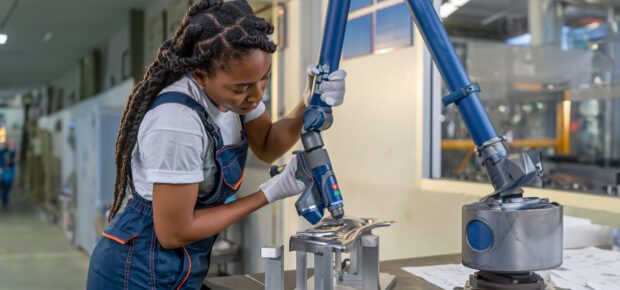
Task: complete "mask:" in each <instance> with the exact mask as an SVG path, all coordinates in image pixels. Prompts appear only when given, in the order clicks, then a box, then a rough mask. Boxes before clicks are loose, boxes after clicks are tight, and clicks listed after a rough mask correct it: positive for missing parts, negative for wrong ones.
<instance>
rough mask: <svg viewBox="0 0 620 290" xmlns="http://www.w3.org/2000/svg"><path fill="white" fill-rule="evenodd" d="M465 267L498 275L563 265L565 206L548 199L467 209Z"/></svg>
mask: <svg viewBox="0 0 620 290" xmlns="http://www.w3.org/2000/svg"><path fill="white" fill-rule="evenodd" d="M462 230H463V239H462V258H463V265H465V266H467V267H469V268H473V269H478V270H483V271H488V272H495V273H514V272H531V271H538V270H547V269H553V268H556V267H558V266H560V265H561V264H562V206H560V205H558V204H555V203H549V201H547V200H545V199H537V198H531V199H523V200H518V201H513V202H504V203H500V202H498V201H497V200H494V199H490V200H488V201H484V202H477V203H473V204H469V205H465V206H463V225H462Z"/></svg>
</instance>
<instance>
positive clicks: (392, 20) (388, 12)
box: [375, 3, 413, 50]
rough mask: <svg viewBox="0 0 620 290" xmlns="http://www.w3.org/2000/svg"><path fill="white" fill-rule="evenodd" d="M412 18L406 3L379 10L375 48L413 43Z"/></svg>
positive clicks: (387, 47)
mask: <svg viewBox="0 0 620 290" xmlns="http://www.w3.org/2000/svg"><path fill="white" fill-rule="evenodd" d="M411 20H412V19H411V13H410V12H409V8H408V7H407V5H406V4H405V3H402V4H398V5H395V6H392V7H388V8H385V9H382V10H379V11H377V26H376V32H375V50H380V49H389V48H394V47H401V46H409V45H412V44H413V43H412V42H413V37H412V33H413V29H412V27H413V26H412V23H411V22H412V21H411Z"/></svg>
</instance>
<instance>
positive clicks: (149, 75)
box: [109, 0, 276, 221]
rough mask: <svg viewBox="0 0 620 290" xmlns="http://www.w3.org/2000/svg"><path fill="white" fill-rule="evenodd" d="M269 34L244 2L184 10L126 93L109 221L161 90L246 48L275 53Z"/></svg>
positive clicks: (213, 1) (205, 2)
mask: <svg viewBox="0 0 620 290" xmlns="http://www.w3.org/2000/svg"><path fill="white" fill-rule="evenodd" d="M271 33H273V26H272V25H271V24H269V23H268V22H266V21H265V20H264V19H262V18H259V17H256V15H254V12H253V11H252V8H251V7H250V5H249V4H248V3H247V1H244V0H236V1H227V2H224V1H222V0H202V1H200V2H198V3H196V4H194V5H193V6H192V7H190V8H189V10H188V11H187V14H186V15H185V17H184V18H183V21H182V22H181V25H180V26H179V29H178V30H177V32H176V33H175V34H174V37H173V38H172V39H171V40H167V41H165V42H164V43H163V44H162V45H161V47H160V48H159V50H158V52H157V56H156V57H155V60H154V61H153V63H151V65H149V67H148V68H147V71H146V74H145V76H144V78H143V79H142V80H141V81H140V82H139V83H138V84H137V85H136V86H135V88H134V89H133V91H132V92H131V94H130V95H129V99H128V101H127V106H126V108H125V112H124V113H123V116H122V118H121V126H120V129H119V133H118V137H117V139H116V148H115V156H116V182H115V187H114V201H113V202H112V206H111V209H110V215H109V220H110V221H111V220H112V219H113V218H114V216H116V214H117V213H118V211H119V210H120V208H121V206H122V204H123V201H124V200H125V198H126V195H127V187H128V185H129V182H130V180H131V156H132V153H133V149H134V147H135V145H136V142H137V138H138V130H139V128H140V123H141V122H142V120H143V119H144V116H145V115H146V113H147V112H148V110H149V108H150V106H151V104H152V103H153V101H154V100H155V98H156V97H157V95H158V94H159V93H160V92H161V90H163V89H164V88H165V87H167V86H169V85H170V84H172V83H174V82H175V81H177V80H178V79H179V78H181V77H182V76H183V75H184V74H186V73H188V72H190V71H193V70H195V69H202V70H204V71H205V72H206V73H207V74H208V75H210V76H213V75H214V74H215V73H216V71H217V70H220V69H221V70H227V69H228V65H229V62H230V61H231V60H238V59H240V58H241V57H243V56H245V55H247V54H248V53H249V52H250V51H251V50H252V49H260V50H263V51H265V52H268V53H273V52H275V50H276V45H275V44H274V43H273V42H271V41H270V40H269V38H268V35H270V34H271Z"/></svg>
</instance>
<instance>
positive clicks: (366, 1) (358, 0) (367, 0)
mask: <svg viewBox="0 0 620 290" xmlns="http://www.w3.org/2000/svg"><path fill="white" fill-rule="evenodd" d="M370 4H372V0H351V8H349V10H351V11H353V10H357V9H360V8H363V7H366V6H369V5H370Z"/></svg>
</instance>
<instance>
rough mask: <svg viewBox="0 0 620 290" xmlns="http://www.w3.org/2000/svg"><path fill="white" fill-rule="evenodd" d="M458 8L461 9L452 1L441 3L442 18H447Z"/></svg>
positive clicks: (440, 13) (440, 12)
mask: <svg viewBox="0 0 620 290" xmlns="http://www.w3.org/2000/svg"><path fill="white" fill-rule="evenodd" d="M457 9H459V7H458V6H456V5H454V4H452V3H450V2H446V3H443V4H441V7H439V15H441V18H447V17H448V16H450V15H452V13H454V12H455V11H456V10H457Z"/></svg>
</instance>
